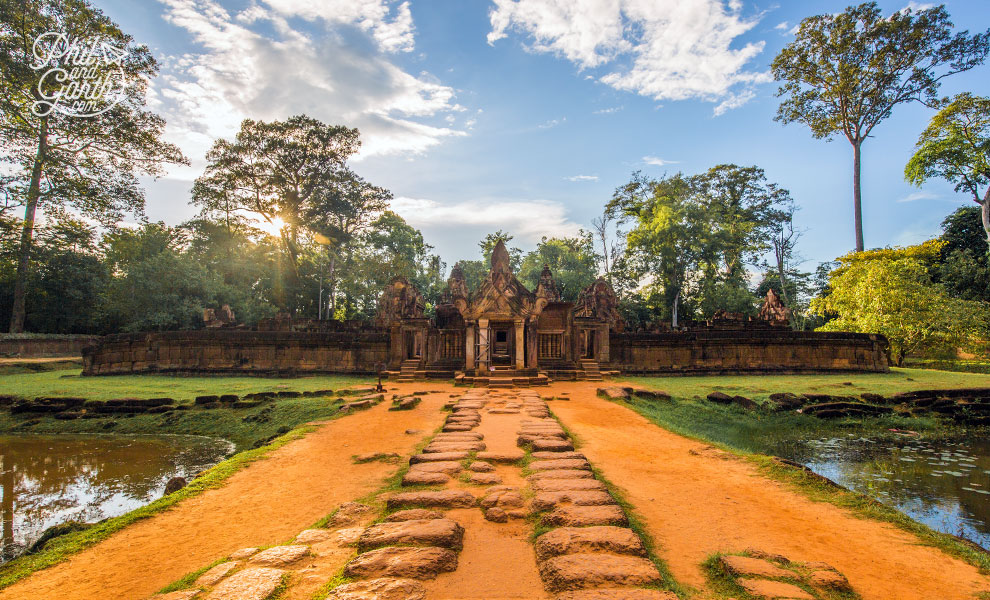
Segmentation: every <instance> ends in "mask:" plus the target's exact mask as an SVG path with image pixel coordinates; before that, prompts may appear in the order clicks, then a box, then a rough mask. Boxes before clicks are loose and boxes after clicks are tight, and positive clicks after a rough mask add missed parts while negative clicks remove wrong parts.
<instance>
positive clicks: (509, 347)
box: [491, 323, 515, 366]
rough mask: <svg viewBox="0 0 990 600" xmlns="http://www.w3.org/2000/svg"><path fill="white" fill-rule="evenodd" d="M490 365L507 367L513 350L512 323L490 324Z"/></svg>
mask: <svg viewBox="0 0 990 600" xmlns="http://www.w3.org/2000/svg"><path fill="white" fill-rule="evenodd" d="M491 327H492V334H491V335H492V365H499V366H509V365H511V364H512V352H513V350H514V349H515V339H514V338H515V335H514V334H515V332H514V331H513V327H512V323H492V326H491Z"/></svg>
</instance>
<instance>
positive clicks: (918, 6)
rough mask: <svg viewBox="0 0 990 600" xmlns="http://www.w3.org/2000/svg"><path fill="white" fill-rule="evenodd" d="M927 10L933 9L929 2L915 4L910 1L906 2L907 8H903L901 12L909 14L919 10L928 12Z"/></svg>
mask: <svg viewBox="0 0 990 600" xmlns="http://www.w3.org/2000/svg"><path fill="white" fill-rule="evenodd" d="M929 8H935V5H934V4H932V3H930V2H915V1H914V0H911V2H908V3H907V6H905V7H904V8H902V9H901V10H902V11H904V10H910V11H911V12H918V11H919V10H928V9H929Z"/></svg>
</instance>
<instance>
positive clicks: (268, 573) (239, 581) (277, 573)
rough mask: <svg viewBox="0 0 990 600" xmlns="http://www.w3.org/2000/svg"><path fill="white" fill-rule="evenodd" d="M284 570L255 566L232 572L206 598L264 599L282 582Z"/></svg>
mask: <svg viewBox="0 0 990 600" xmlns="http://www.w3.org/2000/svg"><path fill="white" fill-rule="evenodd" d="M284 575H285V571H283V570H282V569H272V568H270V567H255V568H251V569H244V570H243V571H238V572H237V573H234V574H233V575H231V576H230V577H228V578H227V579H224V580H223V581H221V582H220V584H219V585H217V587H215V588H213V591H211V592H210V594H209V595H208V596H207V597H206V598H207V600H265V599H266V598H268V597H269V596H271V595H272V593H273V592H274V591H275V590H276V589H278V587H279V586H280V585H281V584H282V577H283V576H284Z"/></svg>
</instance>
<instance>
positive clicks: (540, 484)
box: [530, 479, 608, 492]
mask: <svg viewBox="0 0 990 600" xmlns="http://www.w3.org/2000/svg"><path fill="white" fill-rule="evenodd" d="M530 485H531V486H532V488H533V489H534V490H536V491H537V492H565V491H572V490H574V491H577V490H598V491H602V492H605V491H608V490H607V489H606V488H605V484H604V483H602V482H601V481H598V480H597V479H537V480H536V481H533V482H532V483H530Z"/></svg>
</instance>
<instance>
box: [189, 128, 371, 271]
mask: <svg viewBox="0 0 990 600" xmlns="http://www.w3.org/2000/svg"><path fill="white" fill-rule="evenodd" d="M360 144H361V142H360V139H359V134H358V131H357V129H350V128H347V127H343V126H340V125H327V124H325V123H322V122H321V121H319V120H317V119H313V118H310V117H307V116H305V115H297V116H294V117H290V118H289V119H287V120H285V121H271V122H265V121H255V120H253V119H245V120H244V121H243V122H242V123H241V129H240V130H239V131H238V132H237V135H236V136H235V137H234V139H233V141H228V140H217V141H216V142H215V143H214V144H213V147H212V148H211V149H210V151H209V152H208V153H207V154H206V160H207V166H206V171H205V172H204V173H203V175H202V176H201V177H200V178H199V179H197V180H196V183H195V185H194V186H193V200H192V201H193V203H194V204H196V205H198V206H200V207H201V208H202V209H203V210H204V211H205V212H207V213H211V212H212V213H218V212H221V213H227V212H241V213H247V214H251V215H254V216H255V217H260V218H261V219H262V220H264V221H265V222H267V223H268V224H269V225H270V226H275V227H277V229H278V231H279V233H280V235H281V239H282V242H283V244H284V245H285V250H286V253H287V254H288V255H289V257H290V258H291V261H292V264H293V265H294V264H295V260H296V258H297V256H298V252H299V248H298V244H299V234H300V231H303V230H305V228H306V225H307V224H306V219H305V217H306V216H307V215H308V214H309V210H310V209H311V207H312V202H314V201H315V200H316V199H317V198H319V197H320V196H321V195H325V194H327V192H325V191H324V190H325V189H327V188H333V187H334V186H335V185H336V184H337V182H338V181H341V180H347V179H350V173H349V170H348V169H347V166H346V164H345V162H346V161H347V159H348V158H349V157H350V156H351V155H353V154H354V153H355V152H357V150H358V148H359V147H360Z"/></svg>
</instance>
